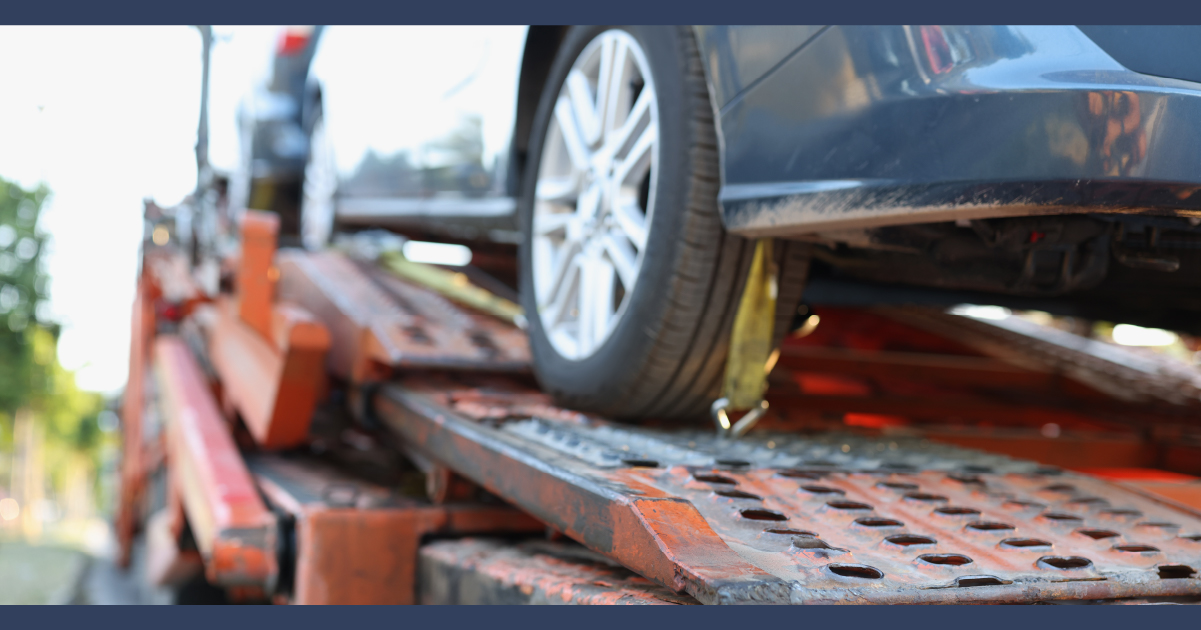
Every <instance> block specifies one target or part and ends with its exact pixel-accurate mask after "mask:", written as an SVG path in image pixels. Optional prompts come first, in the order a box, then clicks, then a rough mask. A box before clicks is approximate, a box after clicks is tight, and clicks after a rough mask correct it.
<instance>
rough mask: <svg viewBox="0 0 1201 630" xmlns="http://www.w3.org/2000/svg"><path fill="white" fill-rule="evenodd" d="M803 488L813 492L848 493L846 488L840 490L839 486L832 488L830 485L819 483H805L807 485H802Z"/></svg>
mask: <svg viewBox="0 0 1201 630" xmlns="http://www.w3.org/2000/svg"><path fill="white" fill-rule="evenodd" d="M801 490H804V491H805V492H809V493H812V494H837V495H844V494H846V491H845V490H839V489H838V488H831V487H829V486H818V485H814V484H805V485H803V486H801Z"/></svg>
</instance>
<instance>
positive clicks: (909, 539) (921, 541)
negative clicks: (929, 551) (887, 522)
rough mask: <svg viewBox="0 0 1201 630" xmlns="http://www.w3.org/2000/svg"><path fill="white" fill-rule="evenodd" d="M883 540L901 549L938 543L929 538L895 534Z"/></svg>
mask: <svg viewBox="0 0 1201 630" xmlns="http://www.w3.org/2000/svg"><path fill="white" fill-rule="evenodd" d="M884 540H887V541H888V542H890V543H892V544H894V545H900V546H902V547H912V546H914V545H933V544H935V543H937V542H938V541H937V540H934V539H933V538H930V537H929V536H918V535H917V534H897V535H895V536H888V537H886V538H885V539H884Z"/></svg>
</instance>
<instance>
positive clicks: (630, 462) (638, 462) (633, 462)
mask: <svg viewBox="0 0 1201 630" xmlns="http://www.w3.org/2000/svg"><path fill="white" fill-rule="evenodd" d="M621 463H623V464H625V465H626V466H633V467H635V468H658V467H659V462H657V461H655V460H653V459H623V460H621Z"/></svg>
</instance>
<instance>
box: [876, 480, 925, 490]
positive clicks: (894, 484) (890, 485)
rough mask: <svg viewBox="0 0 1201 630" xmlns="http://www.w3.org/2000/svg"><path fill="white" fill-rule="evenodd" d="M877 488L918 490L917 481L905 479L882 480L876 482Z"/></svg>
mask: <svg viewBox="0 0 1201 630" xmlns="http://www.w3.org/2000/svg"><path fill="white" fill-rule="evenodd" d="M876 487H877V488H885V489H887V490H900V491H909V490H917V487H918V486H917V484H916V483H906V482H904V481H881V482H879V483H877V484H876Z"/></svg>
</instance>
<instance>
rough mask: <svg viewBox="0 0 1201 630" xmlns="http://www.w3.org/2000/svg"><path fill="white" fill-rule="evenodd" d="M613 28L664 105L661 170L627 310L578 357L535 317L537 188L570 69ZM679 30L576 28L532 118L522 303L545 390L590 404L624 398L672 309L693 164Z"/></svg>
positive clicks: (523, 213) (522, 202)
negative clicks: (638, 52) (564, 350)
mask: <svg viewBox="0 0 1201 630" xmlns="http://www.w3.org/2000/svg"><path fill="white" fill-rule="evenodd" d="M612 28H620V29H621V30H624V31H626V32H628V33H629V34H630V35H631V36H633V37H634V39H635V40H637V41H638V44H639V45H640V46H641V47H642V50H643V52H644V53H645V55H646V60H647V64H648V66H649V67H650V72H651V76H652V80H653V83H654V86H655V91H656V95H655V96H656V98H657V100H658V110H659V111H658V124H659V156H658V173H657V175H656V177H657V180H656V190H655V198H654V201H653V213H652V217H651V225H650V230H649V233H648V236H647V247H646V249H645V252H644V254H643V261H642V266H641V268H640V270H639V276H638V282H637V284H636V285H635V287H634V291H633V292H632V294H631V295H630V296H629V297H628V299H627V303H626V306H625V308H626V310H625V312H624V313H623V315H622V317H621V318H620V320H619V321H618V323H617V326H616V327H615V328H614V330H613V331H612V332H611V333H610V335H609V337H608V338H607V339H606V340H605V341H604V343H603V344H602V345H601V347H600V348H598V349H597V351H596V352H595V353H593V354H592V355H591V356H588V357H586V358H584V359H580V360H573V359H567V358H565V357H563V356H562V355H560V354H559V353H558V351H557V350H555V348H554V346H553V345H552V344H551V342H550V340H549V339H548V338H547V335H546V332H545V329H544V328H543V326H542V322H541V320H540V318H539V317H538V316H537V315H536V313H537V304H536V300H535V298H534V291H533V281H532V273H531V270H532V263H533V261H532V252H531V241H532V231H531V228H532V225H533V205H534V189H535V187H536V183H537V180H538V171H539V168H540V164H541V154H542V149H543V143H544V141H545V137H546V133H547V128H548V127H549V122H550V117H551V115H552V113H553V107H554V103H555V102H556V100H557V99H558V95H559V91H560V89H561V88H562V85H563V83H564V81H565V80H566V76H567V73H568V72H569V71H570V69H571V67H572V65H573V64H574V63H575V61H576V58H577V57H578V56H579V54H580V53H581V52H583V50H584V48H585V47H586V46H587V45H588V44H589V43H590V42H591V41H592V40H593V39H595V37H596V36H598V35H600V34H601V33H603V32H605V31H607V30H610V29H612ZM680 36H681V35H680V33H679V31H678V30H677V29H676V28H674V27H642V26H621V27H610V26H592V27H574V28H573V29H572V30H571V31H570V32H569V33H568V35H567V37H566V38H565V40H564V43H563V46H562V47H561V48H560V50H559V52H558V53H557V55H556V60H555V62H554V64H553V65H552V68H551V72H550V76H549V77H548V80H547V84H546V86H545V88H544V89H543V93H542V97H541V99H540V101H539V105H538V109H537V112H536V114H535V116H534V126H533V129H532V135H531V141H530V145H529V146H530V152H529V158H528V160H527V163H526V167H525V173H524V177H523V185H522V194H521V196H520V198H519V206H518V212H519V215H520V216H519V218H520V222H521V223H520V225H521V230H522V242H521V248H520V259H519V260H520V264H521V270H520V284H521V286H520V288H521V298H522V306H523V307H524V308H525V310H526V312H527V313H530V314H531V316H530V317H529V318H528V320H529V338H530V348H531V352H532V353H533V355H534V367H535V372H536V375H537V377H538V379H539V381H540V382H541V383H542V385H543V386H544V387H545V388H547V389H548V390H550V391H551V392H552V393H554V394H557V395H559V396H562V397H566V399H567V400H572V399H579V400H581V401H584V400H586V401H587V402H588V403H590V404H589V406H595V405H600V406H602V407H603V406H604V401H606V400H610V399H611V397H612V396H619V395H620V392H621V391H623V390H624V389H626V388H628V386H629V383H630V382H631V381H632V380H634V379H636V378H638V377H639V374H638V372H639V370H637V369H635V368H636V366H639V365H642V363H643V362H644V361H645V359H646V357H647V355H648V353H649V352H650V350H651V348H652V345H653V344H652V341H653V340H654V339H655V337H656V336H657V335H658V333H659V331H658V327H659V326H660V325H661V322H662V321H663V319H664V315H665V313H666V311H667V309H668V308H669V302H670V300H671V296H672V295H673V290H672V289H673V287H672V286H671V284H672V278H673V272H674V270H675V268H676V266H677V263H678V259H679V253H680V252H679V249H680V248H679V247H678V246H677V245H678V242H679V240H678V239H679V238H680V236H681V234H682V231H683V221H684V214H685V212H687V204H688V202H689V193H690V190H689V186H690V182H691V174H692V168H693V165H692V159H691V153H692V151H691V149H692V146H693V143H694V138H693V133H692V130H691V129H690V125H689V122H690V121H691V120H692V116H691V112H689V111H685V108H686V107H688V106H689V103H691V100H690V99H689V98H688V96H689V95H688V94H687V93H686V85H685V73H686V69H687V65H686V64H687V59H686V58H685V56H684V54H683V50H684V49H683V46H681V44H680V41H679V38H680ZM714 203H715V204H716V200H714Z"/></svg>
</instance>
